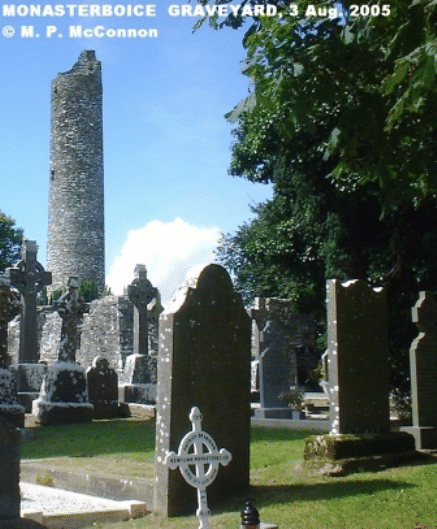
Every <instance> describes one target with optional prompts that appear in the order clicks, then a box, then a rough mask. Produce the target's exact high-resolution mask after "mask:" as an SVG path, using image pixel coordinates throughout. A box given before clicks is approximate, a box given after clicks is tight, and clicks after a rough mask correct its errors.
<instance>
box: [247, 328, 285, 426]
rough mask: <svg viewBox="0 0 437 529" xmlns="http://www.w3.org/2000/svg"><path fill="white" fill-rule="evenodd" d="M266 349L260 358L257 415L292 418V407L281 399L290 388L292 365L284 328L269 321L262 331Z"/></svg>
mask: <svg viewBox="0 0 437 529" xmlns="http://www.w3.org/2000/svg"><path fill="white" fill-rule="evenodd" d="M262 335H263V343H264V350H263V351H262V353H261V356H260V360H259V388H260V408H259V409H257V410H256V411H255V417H260V418H291V409H290V408H289V407H288V406H287V404H286V403H285V402H284V401H282V400H280V398H279V397H280V395H281V394H282V393H284V392H286V391H288V390H289V389H290V366H289V363H288V355H287V353H286V350H285V348H286V343H285V339H284V333H283V331H282V329H281V328H280V327H279V326H278V325H277V324H276V323H275V322H274V321H268V322H267V323H266V325H265V327H264V329H263V331H262Z"/></svg>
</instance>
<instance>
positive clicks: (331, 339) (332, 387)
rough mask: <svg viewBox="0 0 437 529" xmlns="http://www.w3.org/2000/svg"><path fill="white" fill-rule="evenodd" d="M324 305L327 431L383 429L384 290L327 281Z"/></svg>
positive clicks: (386, 380) (385, 416)
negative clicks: (326, 359) (327, 386)
mask: <svg viewBox="0 0 437 529" xmlns="http://www.w3.org/2000/svg"><path fill="white" fill-rule="evenodd" d="M327 303H328V365H329V406H330V429H331V433H334V434H348V433H366V432H374V433H375V432H377V433H382V432H388V431H389V430H390V413H389V391H390V388H389V370H388V369H389V365H388V338H387V308H386V299H385V291H384V290H383V289H372V288H371V287H370V286H368V285H367V283H366V282H365V281H362V280H356V281H348V282H347V283H341V282H340V281H338V280H337V279H332V280H330V281H328V283H327Z"/></svg>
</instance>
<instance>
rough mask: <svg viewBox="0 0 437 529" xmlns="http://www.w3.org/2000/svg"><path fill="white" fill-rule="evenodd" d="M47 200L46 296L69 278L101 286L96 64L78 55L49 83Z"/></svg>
mask: <svg viewBox="0 0 437 529" xmlns="http://www.w3.org/2000/svg"><path fill="white" fill-rule="evenodd" d="M51 88H52V92H51V144H50V199H49V230H48V248H47V268H48V270H50V271H51V272H52V274H53V282H52V285H51V287H50V289H49V292H53V291H54V290H56V289H58V288H62V287H63V288H65V286H66V284H67V281H68V279H69V277H71V276H76V277H78V278H79V280H80V281H82V280H84V279H86V280H89V281H93V282H94V283H95V284H96V286H97V288H98V290H99V292H101V291H102V290H103V289H104V286H105V238H104V211H103V210H104V198H103V118H102V77H101V64H100V62H99V61H97V60H96V54H95V52H94V51H88V50H86V51H83V52H82V53H81V54H80V56H79V60H78V61H77V62H76V64H75V65H74V66H73V67H72V68H71V70H69V71H68V72H64V73H60V74H58V75H57V77H56V78H55V79H54V80H53V81H52V87H51Z"/></svg>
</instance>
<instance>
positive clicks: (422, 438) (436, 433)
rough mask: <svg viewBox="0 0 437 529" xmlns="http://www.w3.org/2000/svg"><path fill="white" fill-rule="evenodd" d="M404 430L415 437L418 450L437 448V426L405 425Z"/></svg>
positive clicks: (402, 429)
mask: <svg viewBox="0 0 437 529" xmlns="http://www.w3.org/2000/svg"><path fill="white" fill-rule="evenodd" d="M401 431H402V432H407V433H409V434H411V435H412V436H413V437H414V441H415V443H416V450H427V449H432V448H437V427H436V426H403V427H402V428H401Z"/></svg>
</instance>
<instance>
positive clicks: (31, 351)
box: [6, 239, 52, 389]
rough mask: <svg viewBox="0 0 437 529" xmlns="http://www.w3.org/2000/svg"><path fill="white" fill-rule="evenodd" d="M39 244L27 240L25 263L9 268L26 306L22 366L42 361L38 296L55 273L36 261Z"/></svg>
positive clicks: (21, 343)
mask: <svg viewBox="0 0 437 529" xmlns="http://www.w3.org/2000/svg"><path fill="white" fill-rule="evenodd" d="M37 249H38V247H37V244H36V241H29V240H26V239H25V240H24V241H23V246H22V250H21V260H20V261H18V263H16V264H15V265H14V267H13V268H7V269H6V277H8V278H9V280H10V282H11V285H12V286H14V287H16V288H17V289H18V291H19V292H20V294H21V301H22V304H23V309H22V316H21V323H20V350H19V356H18V363H19V364H22V363H26V362H31V363H32V362H37V361H38V339H37V315H36V296H37V294H38V292H41V290H42V289H43V288H44V286H46V285H50V284H51V282H52V274H51V272H46V271H45V270H44V267H43V266H42V264H41V263H39V262H38V261H37V260H36V254H37ZM19 389H20V388H19Z"/></svg>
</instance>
